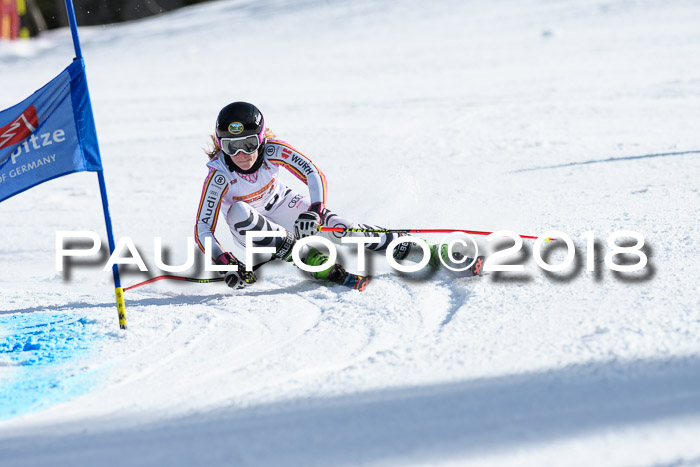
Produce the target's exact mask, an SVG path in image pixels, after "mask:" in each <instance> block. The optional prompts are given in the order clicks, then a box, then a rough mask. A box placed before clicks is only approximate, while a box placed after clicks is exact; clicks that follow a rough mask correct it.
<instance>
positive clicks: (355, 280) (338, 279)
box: [304, 248, 372, 292]
mask: <svg viewBox="0 0 700 467" xmlns="http://www.w3.org/2000/svg"><path fill="white" fill-rule="evenodd" d="M326 261H328V256H326V255H324V254H323V253H321V252H319V251H318V250H316V249H314V248H310V249H309V252H308V254H307V256H306V258H304V264H306V265H309V266H318V265H321V264H323V263H325V262H326ZM311 276H312V277H313V278H314V279H320V280H327V281H330V282H333V283H334V284H339V285H344V286H345V287H350V288H351V289H355V290H359V291H360V292H363V291H364V290H365V288H366V287H367V284H369V281H370V280H371V279H372V278H371V276H358V275H357V274H352V273H350V272H347V271H346V270H345V269H344V268H343V267H342V266H341V265H340V264H337V263H336V264H334V265H332V266H329V267H328V268H327V269H324V270H323V271H318V272H312V273H311Z"/></svg>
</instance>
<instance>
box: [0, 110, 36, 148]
mask: <svg viewBox="0 0 700 467" xmlns="http://www.w3.org/2000/svg"><path fill="white" fill-rule="evenodd" d="M38 126H39V119H38V118H37V116H36V108H35V107H34V106H33V105H30V106H29V107H28V108H27V110H25V111H24V112H22V114H21V115H20V116H19V117H17V118H16V119H14V120H13V121H12V122H10V123H9V124H7V125H5V126H3V127H0V149H2V148H4V147H5V146H12V145H13V144H17V143H21V142H22V141H24V140H25V139H27V138H28V137H29V135H31V134H32V133H34V131H35V130H36V129H37V127H38Z"/></svg>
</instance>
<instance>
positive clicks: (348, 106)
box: [0, 0, 700, 467]
mask: <svg viewBox="0 0 700 467" xmlns="http://www.w3.org/2000/svg"><path fill="white" fill-rule="evenodd" d="M698 24H700V5H698V4H697V3H696V2H692V1H678V2H665V1H618V2H608V1H600V0H598V1H583V0H581V1H576V0H569V1H566V0H561V1H554V2H552V1H544V0H525V1H517V2H516V1H506V0H501V1H495V2H486V1H483V2H461V1H457V0H445V1H441V2H419V1H416V0H406V1H402V2H391V1H364V0H355V1H335V2H322V1H315V0H300V1H291V0H257V1H253V0H238V1H232V0H223V1H217V2H212V3H209V4H204V5H199V6H197V7H192V8H186V9H182V10H178V11H176V12H172V13H169V14H166V15H162V16H159V17H156V18H152V19H148V20H143V21H137V22H133V23H129V24H121V25H114V26H107V27H93V28H81V31H80V34H81V39H82V43H83V53H84V55H85V60H86V65H87V73H88V79H89V85H90V92H91V95H92V99H93V107H94V112H95V119H96V124H97V130H98V135H99V138H100V143H101V150H102V158H103V163H104V166H105V175H106V178H107V185H108V191H109V196H110V202H111V213H112V218H113V221H114V227H115V234H116V235H117V236H120V237H123V236H129V237H131V238H132V239H133V240H134V242H135V243H136V245H137V246H138V247H139V251H140V252H141V253H142V255H143V257H144V259H145V260H146V262H147V264H149V265H153V238H154V237H156V236H160V237H162V238H163V244H164V245H166V246H168V247H169V248H170V249H171V253H172V254H171V257H172V263H174V264H179V263H181V262H184V260H185V258H186V253H187V252H186V251H185V245H186V243H185V239H186V238H187V237H188V236H191V235H192V232H193V223H194V218H195V210H196V207H197V203H198V200H199V194H200V190H201V186H202V182H203V180H204V176H205V175H206V169H205V167H204V165H205V162H206V156H205V155H204V154H203V153H202V151H201V148H202V147H203V146H205V145H206V144H207V142H208V134H209V133H210V132H211V129H212V127H213V124H214V120H215V118H216V114H217V112H218V110H219V109H220V107H222V106H223V105H225V104H226V103H228V102H230V101H234V100H247V101H250V102H254V103H255V104H256V105H258V107H260V108H261V110H262V111H263V113H264V114H265V118H266V121H267V122H268V124H269V126H270V127H271V128H272V129H273V130H275V131H276V132H277V134H278V135H279V136H280V137H281V138H282V139H284V140H286V141H288V142H289V143H291V144H292V145H294V146H295V147H297V148H298V149H299V150H301V151H302V152H304V153H305V154H307V155H308V156H309V157H310V158H312V159H313V160H314V162H315V163H316V164H317V165H318V166H319V167H321V168H322V170H323V171H324V172H325V174H326V177H327V179H328V181H329V199H330V201H329V205H330V207H331V208H332V209H334V210H336V211H337V212H340V213H342V214H344V215H345V216H347V217H351V218H355V219H357V220H360V221H363V222H373V223H378V224H382V225H386V226H388V227H394V228H464V229H475V230H486V231H494V230H500V229H508V230H513V231H516V232H518V233H522V234H530V235H539V234H540V233H543V232H544V231H546V230H549V229H556V230H560V231H563V232H565V233H567V234H568V235H570V236H571V237H572V238H573V239H574V241H575V243H576V246H577V250H578V253H579V254H578V256H577V258H578V261H577V264H576V266H572V267H571V268H570V269H569V270H567V271H564V272H563V273H556V274H545V273H544V272H543V271H542V270H541V269H540V268H539V267H537V265H536V264H535V263H534V261H533V259H532V242H531V241H526V248H525V250H524V251H525V253H524V254H522V255H515V256H514V257H513V259H519V260H520V261H521V262H525V267H526V272H525V273H523V274H490V275H488V276H485V277H483V278H480V279H472V278H460V277H456V276H455V275H453V274H448V273H444V272H440V273H438V274H435V275H432V276H425V275H419V277H418V278H412V277H401V276H400V275H398V274H396V273H394V272H391V270H390V269H389V268H388V267H387V266H386V263H385V261H384V259H383V258H382V257H375V258H373V259H372V267H373V270H374V273H375V276H376V279H375V280H374V281H373V283H372V284H371V286H370V287H369V288H368V290H367V291H366V292H364V293H357V292H354V291H348V290H346V289H342V288H340V287H326V286H323V285H319V284H317V283H314V282H313V281H311V280H307V279H306V278H305V276H304V275H303V274H302V273H301V272H300V271H298V270H295V269H294V268H292V267H290V266H289V265H282V264H280V265H269V266H266V267H265V268H264V269H263V273H262V274H261V280H260V281H259V283H258V284H256V286H255V287H254V288H251V289H250V290H249V291H245V292H243V293H232V292H231V291H229V290H228V289H226V287H224V286H221V285H220V284H211V285H204V284H202V285H194V284H184V285H183V284H182V283H172V282H170V283H168V282H166V281H162V282H159V283H156V284H152V285H148V286H145V287H141V288H138V289H134V290H132V291H129V292H127V294H126V297H127V318H128V322H129V329H128V330H127V331H120V330H119V328H118V323H117V316H116V309H115V306H114V298H113V287H112V285H111V274H110V273H109V272H102V271H101V266H102V265H103V264H104V261H105V258H104V257H103V258H100V259H99V260H95V261H93V262H91V263H89V264H83V265H81V266H80V267H76V268H73V269H71V271H70V273H69V274H64V275H61V273H58V272H56V270H55V232H56V231H59V230H95V231H97V232H99V233H100V235H101V236H103V238H104V237H105V235H104V224H103V220H102V211H101V206H100V203H99V190H98V185H97V181H96V179H95V178H96V177H95V175H94V174H91V173H81V174H75V175H71V176H69V177H64V178H62V179H58V180H54V181H52V182H49V183H46V184H44V185H41V186H40V187H37V188H35V189H32V190H30V191H28V192H26V193H23V194H21V195H18V196H16V197H14V198H11V199H9V200H7V201H5V202H3V203H2V204H0V216H1V217H0V218H1V219H2V222H1V223H0V225H1V226H0V238H2V244H1V245H0V294H1V295H0V298H1V300H0V378H1V379H0V464H1V465H2V466H3V467H5V466H22V465H46V464H48V463H49V462H50V463H51V464H52V465H57V466H63V465H65V466H76V465H95V464H97V463H98V462H99V463H100V464H102V463H105V462H106V463H107V464H108V465H166V464H167V465H172V466H190V465H207V466H216V465H322V466H327V465H392V466H404V465H441V466H443V465H463V464H465V463H469V464H470V465H471V464H474V465H523V464H527V463H530V464H532V465H683V466H686V465H698V464H700V443H698V442H697V440H698V439H700V342H699V341H698V335H700V316H699V315H698V309H699V308H700V292H698V290H697V287H696V282H697V278H698V277H700V267H699V266H698V261H697V258H698V256H699V253H700V245H699V244H698V234H697V229H698V220H697V219H698V218H699V217H700V203H698V201H699V197H700V196H699V193H698V182H697V180H698V178H699V176H700V158H699V157H698V156H700V128H699V127H698V122H700V32H699V31H700V29H698V27H697V26H698ZM72 56H73V50H72V43H71V41H70V35H69V32H68V31H66V30H59V31H55V32H52V33H50V34H47V35H45V36H44V37H42V38H40V39H38V40H34V41H32V42H31V43H29V44H7V43H2V44H0V89H2V92H1V93H0V108H7V107H9V106H11V105H13V104H15V103H17V102H19V101H20V100H21V99H23V98H25V97H26V96H28V95H29V94H31V93H32V92H33V91H34V90H35V89H37V88H39V87H40V86H42V85H43V84H44V83H46V82H47V81H49V80H50V79H51V78H52V77H54V76H55V75H56V74H58V73H59V72H60V71H61V70H62V69H63V68H64V67H65V66H67V65H68V64H69V62H70V60H71V58H72ZM286 181H288V182H289V183H290V184H294V181H293V180H291V177H288V178H287V179H286ZM621 229H624V230H634V231H638V232H640V233H641V234H642V235H643V236H644V238H645V240H646V244H647V249H646V252H647V253H648V254H649V257H650V261H649V265H648V266H647V267H646V268H645V270H644V271H642V272H641V273H638V274H632V275H623V276H620V275H616V274H613V273H612V272H611V271H610V270H609V269H607V268H606V266H605V265H604V264H603V255H604V254H605V252H606V248H607V247H606V245H605V241H606V239H607V237H608V236H609V235H610V234H611V233H612V232H614V231H616V230H621ZM586 231H594V232H595V236H596V239H597V240H598V241H599V245H600V246H599V249H598V250H599V251H598V255H597V257H596V272H587V271H586V264H585V251H586V249H585V242H584V241H583V240H581V239H579V238H578V237H579V235H581V234H582V233H584V232H586ZM226 234H227V233H226V232H225V231H224V229H223V228H222V227H219V231H218V232H217V235H218V238H219V239H220V240H221V241H222V243H224V244H226V245H230V244H231V241H230V239H229V238H228V236H227V235H226ZM426 237H427V238H429V239H430V240H432V241H439V240H440V237H439V236H426ZM480 244H481V246H483V247H487V246H488V244H487V243H486V242H484V241H483V239H481V243H480ZM563 256H564V255H563V250H558V251H555V253H554V254H553V255H551V257H550V261H551V262H552V263H555V262H557V261H561V259H563ZM344 257H345V263H346V264H347V265H348V267H349V268H350V269H352V268H353V265H354V261H355V259H354V257H353V256H352V255H351V254H348V252H347V251H346V252H344ZM199 269H200V270H198V271H197V270H196V271H191V273H192V274H195V275H202V274H204V273H203V272H201V268H199ZM145 278H146V276H144V275H143V274H140V273H138V271H136V270H135V268H133V267H126V268H124V269H123V276H122V282H123V283H124V284H125V285H130V284H133V283H136V282H140V281H142V280H144V279H145Z"/></svg>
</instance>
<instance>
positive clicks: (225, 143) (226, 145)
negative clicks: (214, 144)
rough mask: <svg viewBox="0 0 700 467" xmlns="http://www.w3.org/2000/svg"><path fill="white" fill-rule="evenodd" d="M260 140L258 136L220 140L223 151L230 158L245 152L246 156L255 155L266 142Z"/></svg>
mask: <svg viewBox="0 0 700 467" xmlns="http://www.w3.org/2000/svg"><path fill="white" fill-rule="evenodd" d="M264 141H265V140H264V139H263V141H260V139H258V135H249V136H243V137H242V138H219V144H220V145H221V150H222V151H224V152H225V153H226V154H228V155H229V156H235V155H236V154H238V153H239V152H241V151H243V152H244V153H246V154H253V153H254V152H255V151H257V150H258V148H259V147H260V145H261V144H262V143H263V142H264Z"/></svg>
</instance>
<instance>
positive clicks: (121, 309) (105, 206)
mask: <svg viewBox="0 0 700 467" xmlns="http://www.w3.org/2000/svg"><path fill="white" fill-rule="evenodd" d="M66 13H68V21H69V22H70V31H71V35H72V36H73V46H74V47H75V59H76V60H82V59H83V52H82V50H81V49H80V39H79V38H78V22H77V21H76V20H75V10H74V9H73V0H66ZM88 102H89V97H88ZM97 180H98V182H99V184H100V196H101V197H102V211H103V212H104V217H105V225H106V227H107V241H108V242H109V254H110V256H111V255H112V254H113V253H114V248H115V246H114V233H113V232H112V217H111V216H110V214H109V200H108V199H107V186H106V185H105V176H104V172H103V171H102V170H98V171H97ZM112 275H113V276H114V292H115V296H116V299H117V313H118V315H119V327H120V328H121V329H126V306H125V305H124V289H123V288H122V285H121V280H120V279H119V266H118V265H117V264H114V265H113V266H112Z"/></svg>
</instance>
